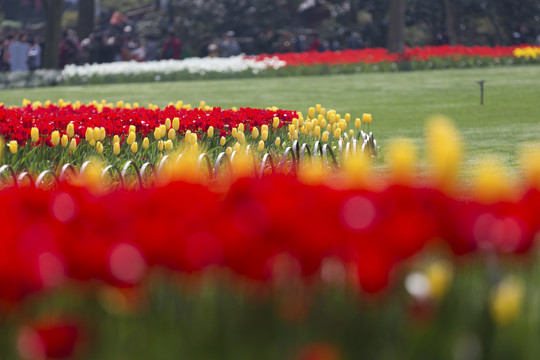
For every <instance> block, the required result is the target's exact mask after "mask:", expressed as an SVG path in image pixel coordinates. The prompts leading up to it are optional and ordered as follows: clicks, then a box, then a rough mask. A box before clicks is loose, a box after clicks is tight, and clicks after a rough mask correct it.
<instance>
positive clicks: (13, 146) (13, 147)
mask: <svg viewBox="0 0 540 360" xmlns="http://www.w3.org/2000/svg"><path fill="white" fill-rule="evenodd" d="M8 146H9V151H10V152H11V153H12V154H16V153H17V148H18V147H19V144H18V143H17V141H15V140H11V141H10V142H9V145H8Z"/></svg>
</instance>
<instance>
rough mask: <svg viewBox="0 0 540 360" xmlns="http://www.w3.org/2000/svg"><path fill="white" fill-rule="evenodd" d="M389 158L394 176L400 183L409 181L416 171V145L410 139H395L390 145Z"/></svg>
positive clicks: (389, 164)
mask: <svg viewBox="0 0 540 360" xmlns="http://www.w3.org/2000/svg"><path fill="white" fill-rule="evenodd" d="M387 160H388V166H389V168H390V173H391V174H392V177H393V178H394V179H395V180H396V181H397V182H398V183H408V182H410V180H412V178H413V177H414V174H415V173H416V164H417V149H416V146H415V145H414V143H413V142H412V141H411V140H409V139H403V138H398V139H395V140H394V141H392V142H391V143H390V144H389V146H388V153H387Z"/></svg>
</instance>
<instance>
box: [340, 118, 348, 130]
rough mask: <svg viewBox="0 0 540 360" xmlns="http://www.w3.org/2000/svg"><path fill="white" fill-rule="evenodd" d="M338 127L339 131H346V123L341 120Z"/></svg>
mask: <svg viewBox="0 0 540 360" xmlns="http://www.w3.org/2000/svg"><path fill="white" fill-rule="evenodd" d="M338 127H339V128H340V129H341V131H345V130H347V121H345V120H343V119H341V120H339V122H338Z"/></svg>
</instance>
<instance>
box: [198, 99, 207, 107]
mask: <svg viewBox="0 0 540 360" xmlns="http://www.w3.org/2000/svg"><path fill="white" fill-rule="evenodd" d="M205 107H206V101H204V100H201V102H200V103H199V109H204V108H205Z"/></svg>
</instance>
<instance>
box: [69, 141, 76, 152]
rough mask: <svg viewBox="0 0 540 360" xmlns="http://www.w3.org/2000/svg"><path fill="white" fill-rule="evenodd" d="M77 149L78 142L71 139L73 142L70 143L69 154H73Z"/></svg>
mask: <svg viewBox="0 0 540 360" xmlns="http://www.w3.org/2000/svg"><path fill="white" fill-rule="evenodd" d="M76 148H77V140H75V139H71V141H70V142H69V153H70V154H73V153H74V152H75V149H76Z"/></svg>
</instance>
